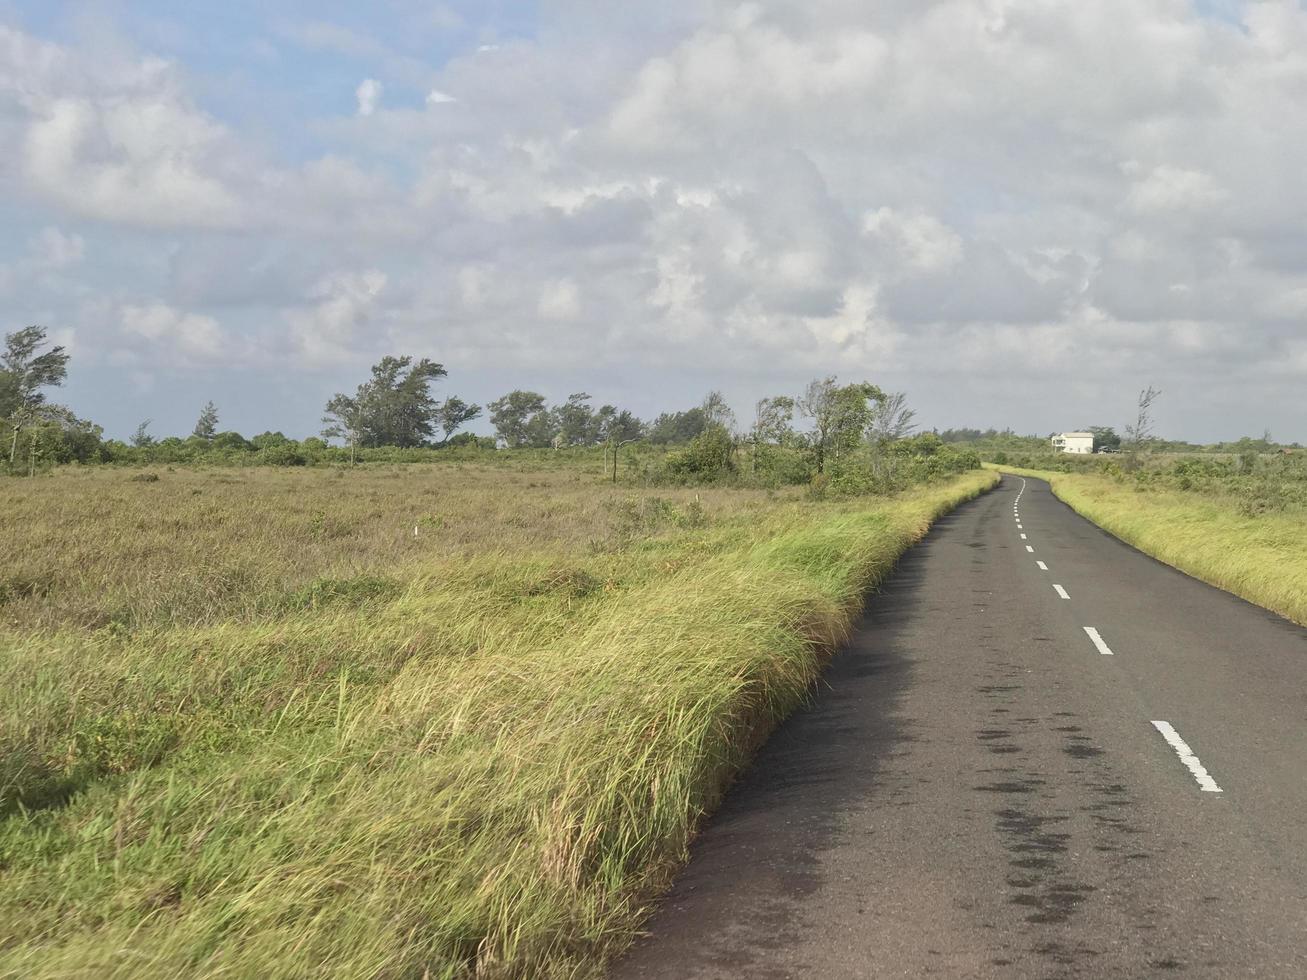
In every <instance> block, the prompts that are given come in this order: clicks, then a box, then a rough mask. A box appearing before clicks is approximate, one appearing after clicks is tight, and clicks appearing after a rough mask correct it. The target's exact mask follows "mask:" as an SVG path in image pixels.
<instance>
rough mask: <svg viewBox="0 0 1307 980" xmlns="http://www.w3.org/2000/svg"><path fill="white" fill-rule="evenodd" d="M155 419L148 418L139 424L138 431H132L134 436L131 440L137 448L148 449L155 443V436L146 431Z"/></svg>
mask: <svg viewBox="0 0 1307 980" xmlns="http://www.w3.org/2000/svg"><path fill="white" fill-rule="evenodd" d="M153 421H154V419H146V420H145V421H144V422H142V423H141V424H140V425H138V426H137V427H136V431H135V432H133V433H132V437H131V439H130V440H129V441H130V442H131V444H132V445H133V446H135V447H136V448H137V449H148V448H149V447H150V446H153V445H154V436H152V435H150V433H149V432H147V431H146V430H147V429H149V428H150V423H151V422H153Z"/></svg>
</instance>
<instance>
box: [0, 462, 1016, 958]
mask: <svg viewBox="0 0 1307 980" xmlns="http://www.w3.org/2000/svg"><path fill="white" fill-rule="evenodd" d="M160 476H161V478H160V479H159V481H158V482H152V483H151V482H133V481H132V479H131V478H130V477H128V476H127V475H126V474H124V473H121V472H114V471H101V472H96V473H85V472H83V473H71V472H62V473H57V474H56V475H55V476H54V477H53V478H51V479H48V480H35V481H23V482H22V483H18V482H15V483H12V484H8V485H6V493H7V495H8V497H9V499H8V500H7V502H6V508H5V515H4V518H3V520H4V534H5V538H6V541H7V542H8V543H9V545H10V546H11V547H12V551H11V552H10V554H11V555H12V556H15V557H14V558H12V559H9V560H7V562H6V568H5V570H4V572H3V573H0V574H2V575H3V584H2V585H0V589H3V590H4V591H3V593H0V594H2V595H3V600H2V601H3V604H0V787H2V796H0V976H22V977H25V978H26V977H56V976H58V977H68V976H87V977H90V976H94V977H97V978H98V977H142V976H145V977H152V976H195V975H210V976H214V975H221V976H233V977H245V976H259V977H264V976H382V977H401V976H404V977H408V976H412V977H420V976H428V975H429V976H433V977H458V976H470V975H473V974H476V975H480V976H523V977H526V976H530V977H563V976H566V977H581V976H590V975H594V974H596V973H598V972H599V971H600V970H601V969H602V964H603V962H604V960H605V958H606V957H608V956H611V955H612V954H613V953H614V952H615V951H618V950H620V949H621V948H622V947H623V946H624V945H625V944H626V943H627V942H628V941H629V939H630V937H631V936H632V935H633V933H634V930H635V929H636V928H638V924H639V921H640V918H641V914H642V911H643V910H644V909H645V908H646V907H647V903H648V901H649V899H650V897H651V896H652V895H654V894H655V893H656V892H657V890H658V889H659V888H660V887H662V886H664V885H665V883H666V882H667V880H668V877H669V875H670V873H671V871H672V870H674V868H675V867H676V866H677V864H678V863H679V862H680V861H682V860H683V858H684V854H685V847H686V842H687V840H688V838H689V836H690V834H691V833H692V831H693V827H694V824H695V822H696V820H697V819H699V818H700V817H701V816H702V814H703V813H705V812H706V811H708V810H709V809H711V808H712V807H713V806H714V805H715V803H716V801H717V799H718V796H719V794H720V791H721V789H722V787H723V786H724V784H725V781H726V780H727V779H728V778H729V776H730V774H731V773H732V772H734V771H736V770H737V769H738V767H739V766H740V765H741V764H742V763H743V762H744V761H745V760H746V759H747V757H748V755H749V753H750V752H751V751H752V749H753V748H754V747H755V746H756V744H757V743H758V740H759V739H760V738H761V737H763V736H764V735H765V733H766V732H767V731H768V730H769V729H770V728H771V727H772V726H773V725H774V723H775V722H776V721H777V720H778V719H780V718H782V717H784V716H785V715H786V714H788V713H789V712H790V711H792V710H793V709H794V708H795V706H796V705H798V704H799V703H800V702H801V701H802V700H803V698H804V697H805V692H806V691H808V689H809V688H810V685H811V684H812V683H813V681H814V679H815V678H816V677H817V675H818V674H819V672H820V669H821V665H822V663H823V659H824V657H825V655H826V654H828V653H829V651H830V650H831V649H832V648H833V646H834V645H835V644H837V643H838V641H839V640H840V639H841V638H842V637H843V636H844V635H845V633H846V631H847V629H848V628H849V625H850V623H851V619H852V616H853V615H854V614H855V612H856V610H857V607H858V605H859V602H860V598H861V596H862V595H863V594H864V592H865V590H866V589H868V588H869V587H871V586H872V585H874V584H875V583H876V582H877V581H878V580H879V579H880V578H881V577H882V576H883V575H884V574H885V573H886V572H887V571H888V570H889V569H890V568H891V566H892V564H893V562H894V560H895V558H896V557H897V556H898V555H899V554H900V553H901V552H902V551H903V550H904V549H905V548H906V547H908V546H909V545H910V544H911V543H912V542H913V541H915V540H916V539H917V538H918V537H919V536H920V535H921V534H922V533H923V532H924V530H925V529H926V527H927V526H928V525H929V523H930V522H931V520H932V519H933V518H934V517H936V516H937V515H939V514H941V513H943V512H944V511H946V510H947V509H949V508H950V507H952V506H953V505H955V504H956V503H958V502H959V501H961V500H964V499H967V498H969V497H972V496H975V495H976V494H978V493H980V492H982V491H983V490H984V489H985V488H986V487H988V486H989V485H991V484H992V482H993V481H994V480H995V479H996V478H995V477H994V475H993V474H990V473H982V472H973V473H968V474H965V475H963V476H961V477H958V478H956V479H952V480H950V481H948V482H946V483H941V484H937V485H934V486H931V487H924V488H919V489H918V490H916V491H913V492H912V493H910V494H907V495H904V496H902V497H899V498H894V499H890V500H875V499H859V500H853V501H847V502H812V501H808V500H805V499H803V498H802V497H801V496H799V495H798V494H797V493H796V494H790V495H785V494H782V495H774V494H767V493H763V492H756V491H725V490H704V491H701V492H699V493H696V492H695V491H690V490H672V491H663V492H661V494H660V495H659V496H657V497H651V496H647V495H645V496H641V495H639V494H637V493H634V492H633V491H631V490H629V489H624V488H616V487H609V486H606V485H603V484H599V483H596V482H595V478H594V476H593V475H590V474H581V473H578V472H572V473H569V472H567V471H565V470H559V471H556V472H550V473H543V474H539V475H535V476H532V475H531V474H523V473H513V472H507V471H490V470H485V471H473V470H470V469H459V468H455V467H448V466H447V467H431V468H424V469H410V470H401V469H393V470H385V471H381V472H377V471H368V472H360V473H339V472H320V471H315V472H303V471H291V472H276V471H261V472H257V473H256V472H250V471H237V472H231V471H224V472H221V473H203V472H193V471H184V472H175V473H172V472H165V473H162V474H161V475H160ZM414 525H416V526H417V530H418V533H417V535H416V537H415V536H414V534H413V528H414Z"/></svg>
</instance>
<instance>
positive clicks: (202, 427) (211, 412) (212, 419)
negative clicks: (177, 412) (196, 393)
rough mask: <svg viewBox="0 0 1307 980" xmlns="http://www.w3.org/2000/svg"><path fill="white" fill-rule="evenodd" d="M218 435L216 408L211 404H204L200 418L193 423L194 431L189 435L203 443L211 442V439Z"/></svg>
mask: <svg viewBox="0 0 1307 980" xmlns="http://www.w3.org/2000/svg"><path fill="white" fill-rule="evenodd" d="M217 434H218V406H217V405H215V404H213V402H205V403H204V408H203V409H202V410H201V411H200V417H199V418H198V419H197V420H196V421H195V429H194V431H192V432H191V435H193V436H195V438H197V439H203V440H204V441H205V442H212V441H213V437H214V436H215V435H217Z"/></svg>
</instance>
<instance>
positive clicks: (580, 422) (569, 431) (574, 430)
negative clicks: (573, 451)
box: [554, 391, 612, 446]
mask: <svg viewBox="0 0 1307 980" xmlns="http://www.w3.org/2000/svg"><path fill="white" fill-rule="evenodd" d="M608 407H609V408H611V407H612V406H608ZM554 416H555V418H556V419H557V420H558V434H559V436H561V437H562V442H563V444H564V445H566V446H588V445H590V444H591V443H592V442H594V441H595V437H596V436H597V435H598V433H597V431H596V430H597V428H598V426H597V425H596V424H595V423H596V419H595V413H594V412H593V411H592V410H591V409H590V396H589V395H588V394H586V393H585V392H584V391H578V392H577V393H576V394H573V395H568V396H567V401H566V402H564V403H563V404H562V405H560V406H558V408H556V409H555V410H554Z"/></svg>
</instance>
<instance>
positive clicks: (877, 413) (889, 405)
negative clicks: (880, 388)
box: [867, 391, 917, 445]
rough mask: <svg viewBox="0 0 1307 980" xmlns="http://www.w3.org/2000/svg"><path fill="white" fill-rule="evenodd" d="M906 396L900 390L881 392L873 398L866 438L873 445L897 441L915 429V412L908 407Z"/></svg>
mask: <svg viewBox="0 0 1307 980" xmlns="http://www.w3.org/2000/svg"><path fill="white" fill-rule="evenodd" d="M907 402H908V396H907V395H906V394H904V393H903V392H901V391H894V392H889V393H887V394H882V395H881V397H880V398H878V399H875V404H874V406H873V407H872V410H871V424H870V425H869V426H868V427H867V438H868V439H870V440H871V442H872V444H873V445H878V444H881V443H886V442H897V441H898V440H900V439H902V438H904V437H905V436H907V435H908V434H909V433H911V432H912V430H913V429H915V428H916V427H917V426H916V423H915V422H914V421H913V419H915V418H916V417H917V413H916V412H915V411H913V410H912V409H910V408H908V405H907Z"/></svg>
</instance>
